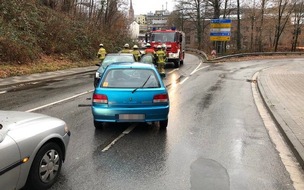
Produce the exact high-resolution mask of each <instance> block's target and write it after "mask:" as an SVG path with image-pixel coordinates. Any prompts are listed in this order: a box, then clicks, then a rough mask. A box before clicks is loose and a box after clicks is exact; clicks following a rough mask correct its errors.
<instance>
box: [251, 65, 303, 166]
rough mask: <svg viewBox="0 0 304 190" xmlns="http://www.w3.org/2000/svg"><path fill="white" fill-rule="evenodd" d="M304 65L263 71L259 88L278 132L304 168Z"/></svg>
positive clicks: (258, 81)
mask: <svg viewBox="0 0 304 190" xmlns="http://www.w3.org/2000/svg"><path fill="white" fill-rule="evenodd" d="M303 66H304V64H300V63H291V64H288V65H283V66H276V67H273V68H270V69H267V70H264V71H262V72H261V73H260V74H259V76H258V79H257V83H258V88H259V91H260V93H261V95H262V97H263V100H264V102H265V104H266V107H267V108H268V110H269V112H270V114H271V116H272V118H273V119H274V121H275V122H276V124H277V126H278V128H279V130H280V132H281V134H282V135H283V137H284V138H285V140H286V142H287V143H288V145H289V147H290V148H291V150H292V151H293V153H294V155H295V156H296V158H297V160H298V162H299V163H300V165H301V166H302V168H303V169H304V67H303Z"/></svg>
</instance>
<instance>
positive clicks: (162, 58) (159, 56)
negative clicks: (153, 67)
mask: <svg viewBox="0 0 304 190" xmlns="http://www.w3.org/2000/svg"><path fill="white" fill-rule="evenodd" d="M155 57H156V63H157V70H158V72H159V73H160V75H161V76H163V77H165V76H166V72H165V63H166V53H165V52H164V51H163V50H162V47H161V46H160V45H158V46H157V51H156V52H155Z"/></svg>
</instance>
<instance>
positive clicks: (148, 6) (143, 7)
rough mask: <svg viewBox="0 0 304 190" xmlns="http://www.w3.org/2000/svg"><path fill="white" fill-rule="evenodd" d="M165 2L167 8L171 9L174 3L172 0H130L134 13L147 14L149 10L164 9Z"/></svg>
mask: <svg viewBox="0 0 304 190" xmlns="http://www.w3.org/2000/svg"><path fill="white" fill-rule="evenodd" d="M166 2H167V3H168V4H167V9H168V10H169V11H172V10H173V8H174V5H175V3H174V0H132V4H133V9H134V14H135V15H139V14H147V13H148V12H150V11H152V12H153V13H154V12H155V11H156V10H162V8H163V9H166ZM129 4H130V0H129Z"/></svg>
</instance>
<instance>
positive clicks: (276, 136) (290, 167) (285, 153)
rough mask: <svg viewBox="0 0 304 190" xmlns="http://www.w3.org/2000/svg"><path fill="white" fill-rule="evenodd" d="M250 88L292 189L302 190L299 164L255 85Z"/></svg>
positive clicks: (302, 176) (255, 75) (301, 173)
mask: <svg viewBox="0 0 304 190" xmlns="http://www.w3.org/2000/svg"><path fill="white" fill-rule="evenodd" d="M257 75H258V73H255V74H254V76H253V78H252V80H256V79H257ZM251 88H252V92H253V97H254V100H255V104H256V106H257V108H258V111H259V113H260V116H261V118H262V120H263V122H264V125H265V127H266V129H267V131H268V133H269V136H270V138H271V140H272V142H273V143H274V144H275V148H276V149H277V151H278V152H279V155H280V158H281V160H282V162H283V164H284V166H285V168H286V170H287V171H288V173H289V175H290V178H291V180H292V181H293V187H294V188H295V189H296V190H300V189H301V190H302V189H304V173H303V171H302V170H301V168H300V165H299V163H298V162H297V161H296V158H295V157H294V156H293V153H292V152H291V150H290V149H289V147H288V145H287V144H286V143H285V141H284V139H283V137H282V136H281V133H280V132H279V130H278V129H277V127H276V124H275V123H274V121H273V120H272V118H271V116H270V114H269V113H268V111H267V109H266V107H265V105H264V103H263V101H262V98H261V96H260V94H259V92H258V89H257V83H252V84H251Z"/></svg>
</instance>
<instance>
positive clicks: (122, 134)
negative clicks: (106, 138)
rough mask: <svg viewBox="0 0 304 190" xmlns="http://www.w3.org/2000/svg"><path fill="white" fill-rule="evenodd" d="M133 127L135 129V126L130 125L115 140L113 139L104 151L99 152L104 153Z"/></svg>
mask: <svg viewBox="0 0 304 190" xmlns="http://www.w3.org/2000/svg"><path fill="white" fill-rule="evenodd" d="M135 127H136V124H132V125H131V126H130V127H128V128H127V129H126V130H124V131H123V132H122V133H121V134H120V135H119V136H118V137H117V138H116V139H114V140H113V141H112V142H111V143H110V144H108V145H107V146H106V147H105V148H104V149H102V151H101V152H105V151H107V150H109V149H110V148H111V147H112V146H113V145H114V144H115V143H116V142H117V141H118V140H119V139H121V138H122V137H123V136H125V135H127V134H129V133H130V132H131V131H132V130H133V129H134V128H135Z"/></svg>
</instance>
